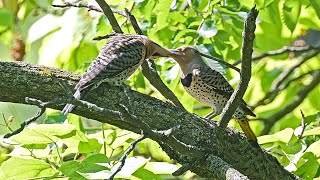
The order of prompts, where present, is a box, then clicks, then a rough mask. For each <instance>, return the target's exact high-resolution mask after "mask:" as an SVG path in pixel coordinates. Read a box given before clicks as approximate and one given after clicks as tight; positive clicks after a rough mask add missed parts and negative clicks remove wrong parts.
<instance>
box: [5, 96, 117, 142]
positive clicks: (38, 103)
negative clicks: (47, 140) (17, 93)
mask: <svg viewBox="0 0 320 180" xmlns="http://www.w3.org/2000/svg"><path fill="white" fill-rule="evenodd" d="M26 102H27V103H28V104H31V105H36V106H38V107H39V108H40V110H39V112H38V113H37V114H36V115H35V116H33V117H31V118H29V119H27V120H26V121H24V122H23V123H22V124H21V125H20V128H18V129H17V130H15V131H13V132H12V133H8V134H6V135H4V138H9V137H11V136H13V135H16V134H18V133H20V132H21V131H22V130H23V129H24V128H25V127H26V126H27V125H28V124H30V123H31V122H34V121H35V120H37V119H38V118H39V117H40V116H41V115H42V114H43V113H44V112H45V111H46V108H47V107H49V106H52V105H58V104H67V103H68V104H73V105H76V106H82V107H86V108H88V109H90V110H92V111H95V112H101V113H106V114H108V115H110V116H112V117H115V118H121V119H123V117H122V114H121V113H120V112H119V111H114V110H110V109H105V108H101V107H99V106H97V105H95V104H92V103H90V102H87V101H83V100H77V99H63V98H57V99H54V100H52V101H49V102H42V101H41V100H38V99H33V98H28V97H26Z"/></svg>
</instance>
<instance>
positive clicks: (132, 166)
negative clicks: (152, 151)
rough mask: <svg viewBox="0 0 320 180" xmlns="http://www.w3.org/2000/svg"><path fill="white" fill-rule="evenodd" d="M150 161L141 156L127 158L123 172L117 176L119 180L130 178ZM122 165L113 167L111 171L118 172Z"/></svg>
mask: <svg viewBox="0 0 320 180" xmlns="http://www.w3.org/2000/svg"><path fill="white" fill-rule="evenodd" d="M149 160H150V159H146V158H143V157H140V156H137V157H130V158H127V159H126V161H125V164H124V166H123V168H122V169H121V171H119V173H118V174H117V176H116V177H118V178H120V177H121V178H130V176H131V175H132V174H133V173H134V172H135V171H136V170H138V169H139V168H141V167H142V166H144V165H145V164H146V163H147V162H148V161H149ZM119 165H120V163H117V164H116V165H115V166H113V167H112V169H111V171H114V170H116V169H117V168H118V167H119Z"/></svg>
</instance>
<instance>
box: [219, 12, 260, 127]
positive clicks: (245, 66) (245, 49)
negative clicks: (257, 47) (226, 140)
mask: <svg viewBox="0 0 320 180" xmlns="http://www.w3.org/2000/svg"><path fill="white" fill-rule="evenodd" d="M257 16H258V11H257V10H256V9H255V7H254V8H253V9H251V11H250V12H249V13H248V16H247V19H246V21H245V26H244V33H243V42H242V64H241V73H240V74H241V76H240V81H239V84H238V86H237V87H236V89H235V91H234V92H233V93H232V95H231V97H230V99H229V101H228V102H227V105H226V106H225V107H224V108H223V111H222V113H221V117H220V120H219V125H220V127H221V128H225V127H227V125H228V122H229V121H230V119H231V117H232V115H233V114H234V112H235V111H236V109H237V108H238V106H239V103H240V101H241V99H242V97H243V95H244V93H245V92H246V90H247V88H248V84H249V81H250V78H251V61H252V47H253V40H254V38H255V34H254V31H255V29H256V24H255V23H256V18H257Z"/></svg>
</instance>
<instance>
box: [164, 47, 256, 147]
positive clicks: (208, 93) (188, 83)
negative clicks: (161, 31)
mask: <svg viewBox="0 0 320 180" xmlns="http://www.w3.org/2000/svg"><path fill="white" fill-rule="evenodd" d="M171 52H172V54H171V55H170V56H171V57H172V58H173V59H174V60H175V61H176V62H177V63H178V64H179V66H180V68H181V70H182V74H181V83H182V85H183V87H184V88H185V90H186V91H187V92H188V93H189V94H190V95H191V96H192V97H194V98H195V99H197V100H198V101H200V102H201V103H204V104H206V105H208V106H210V107H211V108H212V110H213V111H212V113H210V114H208V115H207V116H205V117H209V118H213V117H215V116H217V115H219V114H221V112H222V110H223V108H224V107H225V106H226V104H227V101H228V100H229V99H230V97H231V95H232V93H233V91H234V90H233V88H232V86H231V85H230V84H229V83H228V81H227V80H226V79H225V78H224V77H223V75H222V74H220V73H219V72H218V71H216V70H214V69H211V68H210V67H209V66H208V65H206V64H205V62H204V61H203V59H202V58H201V56H200V54H199V53H198V51H196V50H195V49H193V48H192V47H181V48H178V49H177V50H171ZM247 115H250V116H254V117H255V116H256V115H255V114H254V113H253V112H252V111H251V110H250V108H249V107H248V105H247V104H246V102H245V101H244V100H241V102H240V105H239V107H238V108H237V110H236V111H235V113H234V115H233V116H232V117H233V118H235V119H236V120H237V122H238V123H239V124H240V126H241V128H242V130H243V132H244V133H245V135H246V136H247V138H248V139H250V140H252V141H254V142H257V137H256V136H255V134H254V133H253V131H252V129H251V128H250V126H249V123H248V119H247V117H246V116H247Z"/></svg>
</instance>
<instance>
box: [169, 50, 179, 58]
mask: <svg viewBox="0 0 320 180" xmlns="http://www.w3.org/2000/svg"><path fill="white" fill-rule="evenodd" d="M169 51H170V53H171V54H170V55H173V56H180V55H181V51H179V50H176V49H170V50H169Z"/></svg>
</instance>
